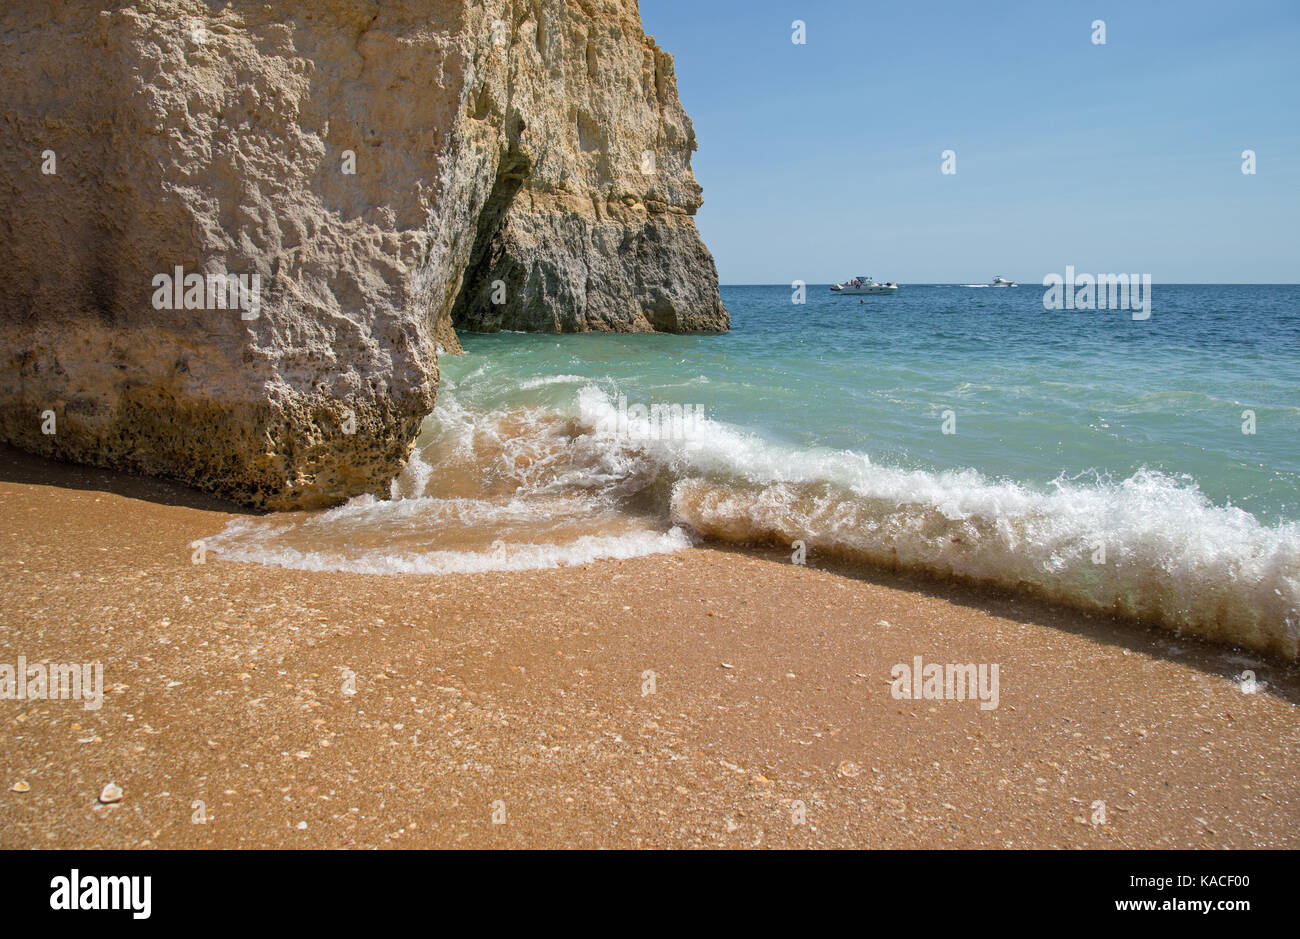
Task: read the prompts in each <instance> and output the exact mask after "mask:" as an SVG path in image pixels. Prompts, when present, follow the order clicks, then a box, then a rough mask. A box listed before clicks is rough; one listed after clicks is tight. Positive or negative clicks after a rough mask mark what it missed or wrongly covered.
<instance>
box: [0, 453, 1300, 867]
mask: <svg viewBox="0 0 1300 939" xmlns="http://www.w3.org/2000/svg"><path fill="white" fill-rule="evenodd" d="M0 457H2V462H0V465H2V466H3V474H2V478H3V484H2V485H0V506H2V507H3V517H4V519H5V525H4V527H3V530H2V531H0V537H3V538H4V542H3V544H4V547H3V549H2V550H0V570H3V578H4V582H5V585H6V589H5V591H4V594H3V600H0V604H2V609H0V622H2V623H3V629H2V630H0V661H3V662H7V663H9V664H11V665H12V664H14V663H15V662H16V661H17V658H18V656H20V655H22V656H25V658H26V660H27V661H28V662H38V661H45V662H87V663H89V662H102V663H103V667H104V678H103V687H104V698H103V703H102V707H101V708H100V709H98V710H88V709H86V708H85V706H84V702H81V701H70V700H6V701H3V702H0V722H2V725H0V726H3V733H0V766H3V769H4V774H5V779H4V780H3V790H2V791H0V847H5V848H26V847H60V848H81V847H106V848H107V847H113V848H117V847H166V848H171V847H178V848H234V847H310V848H370V847H398V848H413V847H467V848H470V847H473V848H483V847H530V848H544V847H582V848H593V847H610V848H628V847H637V846H647V847H688V846H706V847H726V848H742V847H755V846H765V847H780V848H799V847H811V846H842V847H860V848H878V847H889V848H907V847H917V848H933V847H1136V848H1142V847H1177V848H1193V847H1196V848H1214V847H1239V848H1244V847H1288V846H1290V847H1294V846H1296V845H1297V843H1300V825H1298V824H1297V822H1300V782H1298V781H1297V778H1296V777H1297V773H1296V770H1297V759H1296V753H1297V743H1300V720H1298V714H1297V708H1296V702H1297V694H1298V692H1300V682H1298V681H1297V676H1296V673H1295V670H1294V669H1293V668H1289V667H1287V666H1284V665H1282V664H1280V663H1276V662H1270V661H1264V660H1261V659H1258V658H1255V657H1253V656H1251V655H1248V654H1241V653H1237V652H1234V651H1233V650H1230V649H1224V648H1221V647H1214V646H1210V645H1207V644H1204V643H1200V642H1197V641H1192V640H1186V639H1181V638H1178V637H1175V636H1173V635H1172V634H1169V633H1165V632H1162V631H1158V630H1154V629H1146V628H1143V627H1141V626H1136V625H1134V624H1131V623H1127V622H1112V621H1106V620H1104V619H1103V618H1100V617H1095V616H1087V615H1083V614H1075V613H1071V612H1068V611H1061V610H1056V609H1052V608H1050V607H1046V606H1040V605H1036V604H1033V603H1030V602H1026V601H1024V600H1018V599H1015V598H1012V597H1003V596H997V595H992V594H988V593H984V592H979V591H975V590H972V589H968V588H965V587H960V586H951V585H943V584H937V583H934V582H925V581H914V580H908V579H904V578H901V577H896V576H894V575H890V574H881V573H875V574H873V573H871V572H856V573H854V572H843V571H839V572H837V571H831V570H824V569H819V568H818V566H817V559H816V558H810V559H809V560H810V564H809V566H807V567H800V566H797V565H794V564H792V563H790V559H789V556H788V554H787V553H786V552H783V551H781V552H779V551H776V550H775V549H764V548H756V549H753V550H731V549H727V550H722V549H717V548H712V547H708V546H704V547H700V548H696V549H693V550H689V551H685V552H680V553H677V554H671V555H660V556H653V557H646V558H640V559H635V560H627V561H610V562H602V563H596V564H592V565H589V566H584V567H578V568H566V569H558V570H546V571H536V572H524V573H492V574H480V575H467V576H446V577H435V576H387V577H382V576H363V575H341V574H321V573H314V572H299V571H285V570H274V569H267V568H263V567H259V566H254V565H245V564H232V563H222V562H220V561H217V560H214V559H209V560H208V562H207V563H205V564H195V563H193V562H192V554H193V549H192V548H191V547H190V544H191V542H194V541H195V540H197V539H201V538H204V537H205V536H211V535H213V534H215V533H216V532H218V531H220V530H221V529H222V528H223V527H224V525H225V524H226V522H227V521H228V520H229V519H230V518H231V517H232V514H233V513H235V512H238V511H239V510H238V509H236V508H234V507H232V506H229V505H226V504H223V503H220V502H217V501H215V500H212V499H210V498H209V497H206V496H203V495H201V494H198V493H195V492H194V491H192V490H190V489H187V488H185V487H183V486H180V485H176V484H171V483H167V482H161V481H157V480H150V479H143V478H137V477H132V476H128V475H124V474H118V473H114V472H108V471H101V470H95V469H89V468H84V467H71V466H66V465H63V464H57V463H51V462H48V461H45V460H42V459H38V458H35V457H31V456H27V455H24V454H20V453H18V452H16V451H13V450H5V451H3V453H2V454H0ZM918 655H919V656H922V657H923V658H924V660H925V661H926V662H935V663H996V664H998V665H999V669H1000V694H999V700H998V706H997V708H996V709H982V708H981V707H980V706H979V702H978V701H973V700H965V701H953V700H937V701H936V700H901V699H897V698H895V697H894V696H893V694H892V693H891V683H890V676H891V669H892V668H893V667H894V666H895V665H896V664H898V663H911V662H913V660H914V657H915V656H918ZM1246 668H1250V669H1252V670H1253V671H1254V672H1255V673H1256V675H1257V676H1258V679H1259V681H1261V682H1264V683H1265V685H1264V687H1263V688H1261V689H1260V690H1258V691H1257V692H1255V693H1250V694H1247V693H1243V690H1242V686H1241V684H1240V683H1239V682H1238V681H1235V680H1234V676H1237V675H1239V674H1240V673H1241V672H1242V671H1243V669H1246ZM109 782H113V783H115V784H117V785H118V786H120V787H121V788H122V790H123V797H122V799H121V800H120V801H119V802H116V803H113V804H107V805H106V804H101V803H100V802H99V801H98V797H99V795H100V793H101V790H102V789H103V787H104V786H105V785H106V784H107V783H109ZM16 790H25V791H16ZM1103 803H1104V804H1103Z"/></svg>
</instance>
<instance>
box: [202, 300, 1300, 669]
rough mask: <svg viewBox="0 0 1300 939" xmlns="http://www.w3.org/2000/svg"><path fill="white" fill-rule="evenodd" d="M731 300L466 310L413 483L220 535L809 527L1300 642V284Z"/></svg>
mask: <svg viewBox="0 0 1300 939" xmlns="http://www.w3.org/2000/svg"><path fill="white" fill-rule="evenodd" d="M723 300H724V302H725V303H726V304H727V307H728V309H729V310H730V311H731V315H732V331H731V332H730V333H728V334H725V335H718V336H668V335H607V334H581V335H562V336H556V335H523V334H506V333H498V334H490V335H476V334H464V335H462V337H461V338H462V341H463V343H464V346H465V352H466V354H465V356H463V357H456V356H444V357H443V358H442V359H441V360H440V367H441V370H442V378H443V381H442V386H441V388H440V391H439V403H438V407H437V409H436V410H435V413H434V414H433V415H431V417H430V419H429V421H428V422H426V426H425V429H424V431H423V433H422V434H421V438H420V441H419V444H418V451H417V457H416V458H415V459H414V460H413V461H412V464H411V466H410V467H408V469H407V471H406V472H405V473H404V474H403V477H402V478H401V479H399V480H398V482H397V483H395V485H394V492H393V495H394V498H393V499H392V500H386V501H385V500H374V499H369V498H365V499H359V500H353V502H351V503H349V504H348V505H347V506H344V507H342V508H340V509H335V510H332V511H331V512H327V513H323V514H317V515H311V516H278V517H276V518H275V519H272V520H265V521H259V522H256V523H254V522H240V523H236V524H235V525H233V526H232V528H231V529H230V530H228V531H227V532H226V533H225V534H223V536H222V539H221V543H220V544H219V545H218V546H217V547H218V549H219V550H224V551H225V552H226V554H227V555H228V556H229V557H231V558H234V559H243V560H253V561H260V562H262V563H271V564H283V565H289V566H295V567H312V568H323V569H351V570H361V571H374V572H383V573H388V572H392V573H400V572H403V571H434V572H454V571H475V570H486V569H493V568H522V567H538V566H549V565H556V564H566V563H580V562H583V561H586V560H590V559H594V558H599V557H609V556H631V555H635V554H642V553H647V552H651V551H664V550H680V549H683V548H685V547H687V546H688V545H690V544H692V543H695V542H697V541H698V540H699V539H700V538H703V537H707V538H714V539H720V540H731V541H764V542H769V543H783V544H790V543H792V542H793V541H796V540H802V541H804V542H805V544H806V545H807V546H808V547H809V549H810V550H811V551H812V552H813V553H814V555H816V554H817V553H818V552H822V553H824V554H826V555H834V556H841V557H847V558H852V559H856V560H859V561H864V562H867V563H876V564H882V565H887V566H890V567H895V568H904V569H917V570H924V571H927V572H929V573H931V574H937V575H940V576H955V577H960V578H963V579H967V580H975V581H984V582H989V583H995V584H998V585H999V586H1003V587H1011V588H1023V589H1026V590H1031V591H1034V592H1036V593H1039V594H1042V595H1047V596H1049V597H1051V598H1053V599H1056V600H1058V601H1061V602H1065V603H1069V604H1072V605H1075V606H1079V607H1083V608H1091V609H1101V610H1110V611H1118V612H1124V613H1130V614H1135V615H1139V616H1142V617H1145V618H1148V619H1151V620H1155V621H1158V622H1162V623H1164V624H1165V625H1168V626H1171V627H1175V628H1184V627H1186V628H1189V629H1191V630H1193V631H1196V632H1200V633H1205V634H1211V635H1218V636H1221V637H1228V638H1233V637H1237V638H1242V639H1249V640H1250V641H1252V642H1253V643H1254V644H1255V645H1266V646H1271V647H1273V648H1275V649H1277V650H1278V651H1282V652H1284V654H1289V655H1294V654H1295V645H1296V638H1297V632H1298V631H1300V288H1297V287H1295V286H1271V285H1266V286H1203V285H1160V284H1157V285H1155V287H1154V288H1153V291H1152V313H1151V316H1150V318H1149V319H1146V320H1134V319H1132V317H1131V314H1130V313H1129V312H1128V311H1064V310H1062V311H1048V310H1044V308H1043V288H1042V287H1041V286H1037V285H1030V286H1021V287H1015V288H1007V289H995V288H987V287H983V288H981V287H969V286H954V285H947V286H927V285H904V286H903V287H902V289H901V290H900V291H899V292H898V293H897V294H896V295H894V296H889V297H861V298H859V297H844V296H838V295H834V294H832V293H830V292H829V290H828V289H827V287H826V286H824V285H823V286H814V285H810V286H809V287H808V289H807V300H806V303H803V304H795V303H792V302H791V301H792V290H791V289H790V288H788V287H783V286H777V287H768V286H761V287H724V288H723ZM860 300H861V301H862V302H859V301H860ZM638 406H644V407H645V408H646V410H647V412H648V411H649V410H650V409H651V408H654V407H659V408H674V407H680V408H684V409H685V411H684V413H685V415H686V416H687V418H688V419H687V420H685V421H679V422H678V423H677V424H675V425H670V424H669V423H668V422H665V423H664V424H663V426H660V425H658V424H656V423H650V424H647V423H646V422H645V421H644V420H641V421H638V418H639V417H641V416H642V414H641V413H640V412H639V411H638V410H637V408H638ZM621 409H622V410H621ZM1246 412H1250V413H1246ZM677 413H678V414H681V413H683V412H681V411H678V412H677ZM620 415H622V416H620ZM697 415H702V417H701V419H699V420H696V421H694V422H692V421H690V420H689V418H690V417H692V416H697ZM1252 415H1253V430H1254V432H1253V433H1243V425H1245V426H1246V427H1247V429H1251V426H1250V422H1251V419H1252ZM945 429H946V430H948V431H949V432H947V433H945ZM433 467H436V470H435V469H432V468H433Z"/></svg>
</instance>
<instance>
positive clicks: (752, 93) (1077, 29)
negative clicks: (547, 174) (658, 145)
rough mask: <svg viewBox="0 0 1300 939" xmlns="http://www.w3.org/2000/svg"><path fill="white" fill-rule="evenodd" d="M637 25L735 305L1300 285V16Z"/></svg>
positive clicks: (1054, 15) (1077, 8) (855, 10)
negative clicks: (813, 287)
mask: <svg viewBox="0 0 1300 939" xmlns="http://www.w3.org/2000/svg"><path fill="white" fill-rule="evenodd" d="M640 6H641V17H642V20H643V22H644V25H645V30H646V32H647V33H648V34H650V35H652V36H654V37H655V39H656V41H657V42H658V43H659V45H660V46H661V47H663V48H664V49H666V50H667V51H668V52H671V53H672V54H673V56H674V58H675V61H676V67H677V78H678V90H679V92H680V94H681V98H682V102H683V104H684V105H685V107H686V110H687V113H688V114H690V116H691V118H692V120H693V121H694V124H695V131H696V134H697V136H698V138H699V151H698V152H697V153H696V154H695V158H694V167H695V173H696V176H697V177H698V178H699V180H700V183H701V184H702V185H703V186H704V206H703V208H701V209H700V212H699V214H698V216H697V218H696V220H697V222H698V225H699V228H700V231H701V233H702V235H703V236H704V240H705V243H706V244H707V245H708V246H709V248H710V250H711V251H712V252H713V255H714V257H715V258H716V259H717V262H718V272H719V274H720V276H721V280H722V283H724V284H747V283H789V282H790V281H792V280H795V279H802V280H805V281H807V282H808V283H827V282H830V281H837V280H843V279H845V278H848V277H851V276H853V275H856V274H870V275H873V276H875V277H876V278H878V279H881V280H895V281H899V282H902V283H908V282H912V283H984V282H987V281H989V280H990V279H991V278H992V277H993V276H994V275H995V274H1001V275H1005V276H1007V277H1010V278H1012V279H1014V280H1017V281H1019V282H1022V283H1041V282H1042V278H1043V276H1044V275H1045V274H1047V273H1050V272H1058V273H1063V272H1064V270H1065V266H1066V265H1067V264H1072V265H1074V267H1075V269H1076V270H1078V271H1080V272H1089V273H1112V272H1113V273H1146V274H1151V275H1152V278H1153V280H1154V281H1155V282H1157V283H1161V282H1163V283H1178V282H1187V283H1191V282H1208V283H1264V282H1271V283H1300V0H1241V2H1217V3H1211V2H1204V0H1185V2H1172V0H1171V2H1156V0H1124V2H1115V0H1088V2H1076V0H1052V2H1043V0H1015V2H1012V0H1005V2H988V3H969V2H960V0H942V2H923V0H907V2H896V3H878V2H864V0H794V2H778V0H708V2H700V0H689V2H688V0H641V3H640ZM1097 19H1101V20H1104V21H1105V24H1106V44H1105V45H1094V44H1093V41H1092V37H1093V27H1092V23H1093V21H1094V20H1097ZM795 20H802V21H804V23H805V24H806V38H807V42H806V44H805V45H796V44H794V43H792V42H791V35H792V32H793V30H792V26H791V24H792V23H793V22H794V21H795ZM945 150H953V151H954V152H955V154H956V173H955V174H952V175H944V174H943V173H941V162H942V158H941V155H942V153H943V151H945ZM1243 150H1253V151H1255V154H1256V173H1255V175H1245V174H1243V173H1242V151H1243Z"/></svg>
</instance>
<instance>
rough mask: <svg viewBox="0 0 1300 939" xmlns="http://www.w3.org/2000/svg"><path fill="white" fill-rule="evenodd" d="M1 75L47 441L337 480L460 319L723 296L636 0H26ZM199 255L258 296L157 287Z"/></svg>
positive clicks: (193, 477)
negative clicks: (160, 301)
mask: <svg viewBox="0 0 1300 939" xmlns="http://www.w3.org/2000/svg"><path fill="white" fill-rule="evenodd" d="M0 85H2V86H3V87H4V88H5V98H4V102H3V104H0V317H2V320H0V437H2V438H3V439H5V440H7V441H10V442H13V443H15V444H17V445H19V446H21V447H24V448H26V449H29V450H33V451H36V452H39V453H45V454H49V455H52V456H57V457H61V458H64V459H69V460H73V461H78V462H87V463H94V464H99V465H111V466H116V467H121V468H126V469H131V470H136V471H141V472H146V473H152V474H159V475H168V476H173V477H178V478H181V479H184V480H186V481H188V482H190V483H193V484H195V485H198V486H200V487H202V488H204V489H208V490H210V491H213V492H216V493H219V494H222V495H226V496H230V497H233V498H236V499H238V500H240V501H242V502H245V503H247V504H251V505H255V506H260V507H266V508H299V507H313V506H319V505H326V504H331V503H335V502H337V501H340V500H341V499H344V498H346V497H348V496H351V495H354V494H357V493H361V492H380V493H382V492H385V491H386V488H387V485H388V483H389V481H390V480H391V479H392V477H393V476H394V475H396V473H397V472H398V471H399V470H400V468H401V466H402V464H403V463H404V461H405V459H406V458H407V457H408V455H409V452H410V448H411V445H412V442H413V440H414V438H415V435H416V433H417V431H418V428H419V425H420V422H421V420H422V419H423V418H424V416H425V415H426V414H427V413H428V412H429V411H430V410H431V408H432V406H433V401H434V395H435V391H436V386H437V375H438V373H437V365H436V356H437V347H438V345H439V344H440V343H441V344H442V345H443V346H445V347H446V348H447V349H449V350H452V351H457V350H458V343H457V341H456V337H455V333H454V331H453V329H452V324H453V321H454V322H455V324H456V325H463V326H465V327H468V328H472V329H495V328H510V329H535V330H548V331H580V330H589V329H611V330H628V331H648V330H671V331H681V332H689V331H714V330H722V329H726V328H727V325H728V320H727V313H726V310H725V309H724V308H723V306H722V304H721V302H720V300H719V296H718V288H717V272H716V269H715V267H714V265H713V259H712V258H711V257H710V255H709V253H708V251H707V250H706V249H705V247H704V245H703V244H702V243H701V241H700V239H699V235H698V233H697V231H696V229H695V226H694V222H693V220H692V218H691V215H692V214H693V213H694V211H695V209H696V207H697V206H698V205H699V204H700V188H699V186H698V184H697V183H696V182H695V179H694V177H693V175H692V173H691V170H690V154H691V151H692V150H693V149H694V147H695V140H694V133H693V131H692V129H691V124H690V121H689V119H688V118H687V117H686V115H685V113H684V112H683V110H682V108H681V105H680V103H679V101H678V99H677V92H676V85H675V80H674V74H673V68H672V60H671V58H670V57H669V56H668V55H667V54H666V53H664V52H662V51H661V50H659V49H658V48H657V47H656V46H655V44H654V42H653V40H651V39H649V38H647V37H646V36H645V35H644V33H643V31H642V27H641V23H640V16H639V13H638V11H637V8H636V4H635V0H576V2H566V0H555V2H547V3H545V4H543V3H540V2H528V0H489V2H486V3H481V2H480V3H469V2H466V0H384V2H383V3H379V2H374V0H310V2H308V0H287V2H279V3H276V4H266V3H263V2H260V0H259V2H244V0H226V2H222V3H200V2H186V0H155V2H149V0H141V2H136V3H131V4H103V3H90V2H82V0H64V2H59V3H54V2H51V3H36V2H32V3H18V4H6V5H5V6H4V8H3V9H2V10H0ZM350 154H351V155H354V156H350ZM353 164H354V166H355V172H348V170H349V169H351V168H352V166H353ZM50 169H53V170H54V171H53V172H46V171H47V170H50ZM177 267H180V268H182V269H183V270H184V272H186V273H224V272H229V273H232V274H253V273H256V274H258V275H259V276H260V278H261V296H260V309H259V315H258V316H257V318H256V319H245V318H243V317H242V315H241V311H239V310H227V309H157V308H156V306H155V303H154V302H153V300H154V294H155V289H156V288H155V285H154V281H153V279H154V278H155V276H156V275H159V274H170V273H172V272H173V271H174V269H175V268H177ZM497 301H501V302H497ZM205 305H207V306H211V305H212V304H211V302H210V300H205ZM50 412H52V413H53V418H54V419H53V422H52V423H53V429H54V433H46V432H45V431H48V430H50V429H51V421H50V420H49V419H48V418H49V413H50ZM349 431H353V432H351V433H350V432H349Z"/></svg>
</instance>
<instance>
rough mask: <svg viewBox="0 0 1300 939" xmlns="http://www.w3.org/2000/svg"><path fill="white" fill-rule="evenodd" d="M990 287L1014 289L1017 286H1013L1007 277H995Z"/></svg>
mask: <svg viewBox="0 0 1300 939" xmlns="http://www.w3.org/2000/svg"><path fill="white" fill-rule="evenodd" d="M989 286H990V287H1014V286H1016V285H1015V284H1013V283H1012V282H1011V281H1009V280H1007V279H1006V278H1005V277H994V278H993V283H991V284H989Z"/></svg>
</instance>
